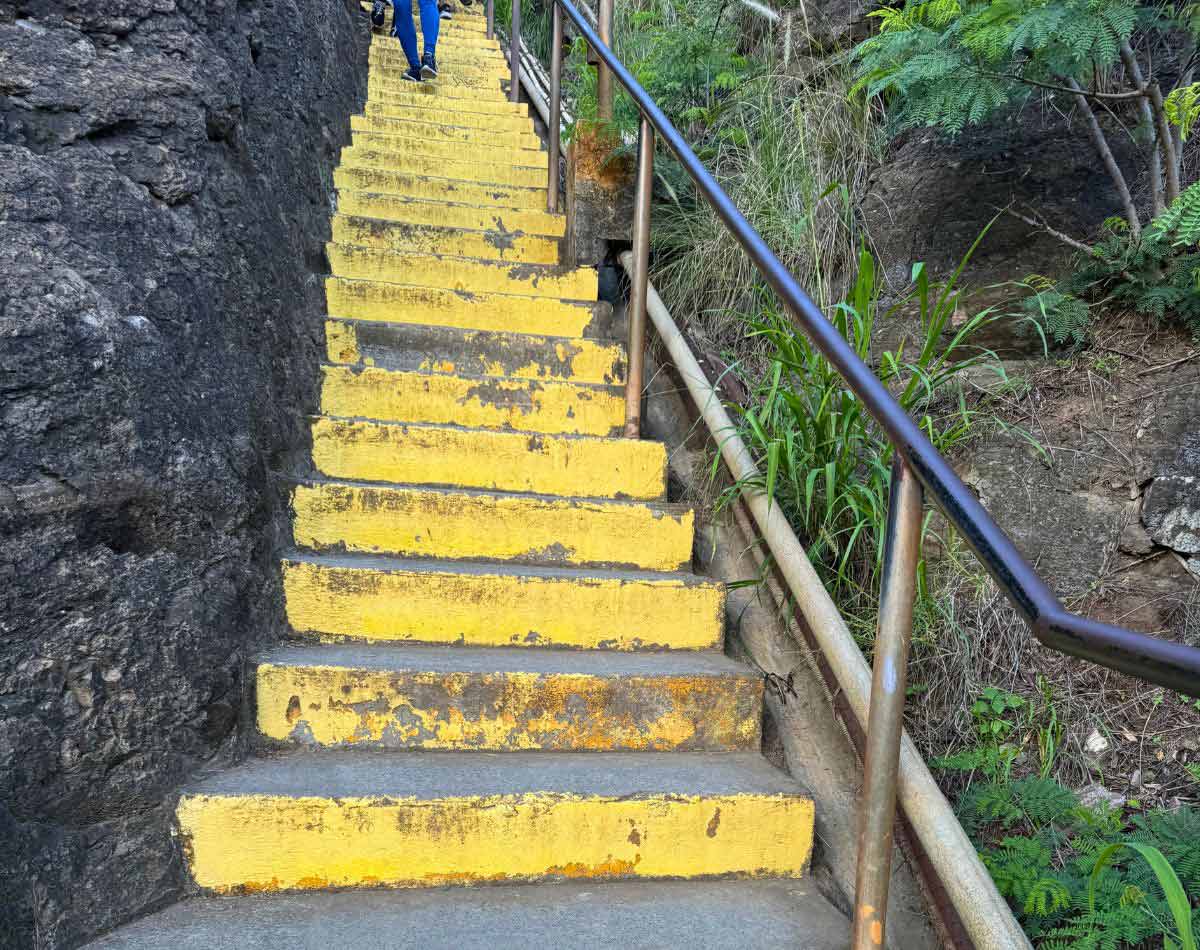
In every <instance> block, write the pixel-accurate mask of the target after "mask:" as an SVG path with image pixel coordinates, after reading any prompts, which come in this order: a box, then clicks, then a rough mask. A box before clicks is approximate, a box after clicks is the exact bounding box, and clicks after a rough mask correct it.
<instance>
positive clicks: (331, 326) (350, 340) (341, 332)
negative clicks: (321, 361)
mask: <svg viewBox="0 0 1200 950" xmlns="http://www.w3.org/2000/svg"><path fill="white" fill-rule="evenodd" d="M325 354H326V357H327V358H328V360H329V362H331V363H357V362H358V361H359V359H360V356H359V352H358V334H357V333H355V332H354V326H353V325H352V324H350V323H346V322H345V321H343V320H326V321H325Z"/></svg>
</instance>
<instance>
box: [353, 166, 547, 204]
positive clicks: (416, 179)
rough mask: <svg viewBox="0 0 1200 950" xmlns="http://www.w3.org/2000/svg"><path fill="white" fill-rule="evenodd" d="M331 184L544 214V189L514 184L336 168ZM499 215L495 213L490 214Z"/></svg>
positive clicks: (355, 189)
mask: <svg viewBox="0 0 1200 950" xmlns="http://www.w3.org/2000/svg"><path fill="white" fill-rule="evenodd" d="M333 183H334V185H335V186H337V189H338V191H339V192H341V191H343V190H353V191H368V192H372V193H375V194H390V195H398V196H402V197H405V198H415V199H417V200H419V201H444V202H448V203H452V204H457V205H474V206H476V208H478V209H479V210H480V211H490V210H491V209H493V208H495V209H506V208H513V209H518V210H523V211H526V212H540V213H542V214H545V213H546V189H545V186H543V187H541V188H522V187H519V186H515V185H484V184H479V183H477V182H469V181H455V180H454V179H451V178H438V177H435V176H433V175H419V174H414V173H411V172H398V171H391V170H390V169H382V168H355V167H349V168H346V167H338V168H335V169H334V170H333ZM493 213H499V212H493Z"/></svg>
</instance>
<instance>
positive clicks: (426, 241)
mask: <svg viewBox="0 0 1200 950" xmlns="http://www.w3.org/2000/svg"><path fill="white" fill-rule="evenodd" d="M333 239H334V241H336V242H337V243H339V244H357V245H358V246H360V247H376V248H382V249H385V250H393V251H413V252H418V253H422V254H445V255H450V256H453V257H474V258H478V259H480V260H489V259H491V260H497V261H513V262H514V263H524V264H554V263H557V262H558V252H559V242H558V240H556V239H555V238H548V237H536V236H526V235H520V234H512V233H509V232H504V231H469V230H465V229H459V228H448V227H436V226H432V225H418V224H401V223H399V222H390V221H380V220H378V219H376V218H362V217H353V218H351V217H347V216H346V215H342V214H338V215H334V218H333Z"/></svg>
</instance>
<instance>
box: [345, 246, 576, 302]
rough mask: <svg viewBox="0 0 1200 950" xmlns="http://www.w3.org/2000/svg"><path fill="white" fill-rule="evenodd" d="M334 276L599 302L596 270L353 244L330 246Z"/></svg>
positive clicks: (468, 290)
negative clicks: (487, 259)
mask: <svg viewBox="0 0 1200 950" xmlns="http://www.w3.org/2000/svg"><path fill="white" fill-rule="evenodd" d="M325 253H326V256H327V257H328V258H329V270H330V272H331V273H332V274H333V276H334V277H346V278H349V279H351V280H380V281H390V282H391V283H395V284H415V285H417V286H420V287H445V288H448V289H450V290H457V291H459V292H460V293H488V292H491V293H506V294H521V295H525V296H529V297H554V298H558V299H562V300H595V299H596V294H597V290H598V287H597V278H596V271H595V270H593V269H592V268H590V267H578V268H571V269H566V268H561V267H554V268H551V267H544V266H540V265H536V264H509V263H506V262H503V261H481V260H476V259H473V258H469V257H433V256H432V255H429V254H415V253H412V252H407V251H383V250H378V249H376V248H369V247H359V246H357V245H354V244H327V245H326V246H325Z"/></svg>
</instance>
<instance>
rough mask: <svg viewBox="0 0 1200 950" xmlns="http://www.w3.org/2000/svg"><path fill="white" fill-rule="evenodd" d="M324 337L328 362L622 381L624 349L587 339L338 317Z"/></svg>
mask: <svg viewBox="0 0 1200 950" xmlns="http://www.w3.org/2000/svg"><path fill="white" fill-rule="evenodd" d="M325 340H326V352H327V353H328V357H329V361H330V362H331V363H360V362H365V363H366V364H367V365H368V366H373V365H376V364H383V367H384V368H386V369H392V370H406V371H415V372H425V373H442V374H445V375H461V376H491V377H508V378H509V379H514V380H516V379H529V380H535V379H536V380H543V381H561V382H574V383H588V384H592V385H604V386H614V385H620V384H622V383H624V381H625V351H624V349H623V348H622V347H620V346H617V345H615V344H608V345H606V344H602V343H595V342H592V341H591V340H555V339H553V338H548V337H533V336H523V335H519V334H508V333H506V334H489V333H471V332H469V331H466V332H458V331H453V330H445V329H443V328H440V327H409V326H404V325H403V324H377V323H363V322H351V321H342V320H327V321H326V323H325Z"/></svg>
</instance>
